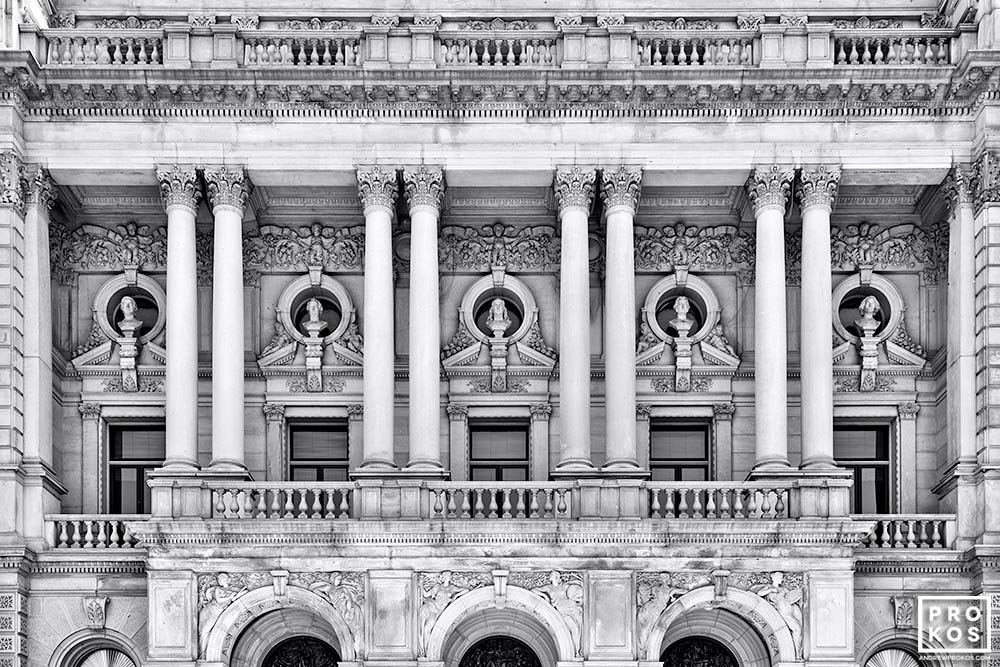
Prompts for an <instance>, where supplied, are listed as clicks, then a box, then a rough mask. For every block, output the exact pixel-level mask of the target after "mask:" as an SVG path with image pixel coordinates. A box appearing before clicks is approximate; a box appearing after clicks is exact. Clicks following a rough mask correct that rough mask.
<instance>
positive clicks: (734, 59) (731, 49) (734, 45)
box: [724, 39, 740, 66]
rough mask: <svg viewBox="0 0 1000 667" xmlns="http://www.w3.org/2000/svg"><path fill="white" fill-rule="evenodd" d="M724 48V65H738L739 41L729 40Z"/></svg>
mask: <svg viewBox="0 0 1000 667" xmlns="http://www.w3.org/2000/svg"><path fill="white" fill-rule="evenodd" d="M726 47H727V48H728V51H726V61H725V63H724V64H725V65H729V66H732V65H736V64H738V63H739V61H740V41H739V40H738V39H731V40H729V41H728V42H726Z"/></svg>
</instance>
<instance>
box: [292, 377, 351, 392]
mask: <svg viewBox="0 0 1000 667" xmlns="http://www.w3.org/2000/svg"><path fill="white" fill-rule="evenodd" d="M285 386H286V387H287V388H288V391H289V392H290V393H292V394H304V393H307V392H320V391H322V392H326V393H328V394H339V393H341V392H342V391H344V387H346V386H347V382H346V381H345V380H343V379H342V378H336V377H333V378H331V377H328V378H324V379H323V381H322V384H320V380H319V378H317V377H316V376H315V375H313V376H310V377H309V378H308V379H307V378H295V379H292V380H288V381H287V382H286V383H285Z"/></svg>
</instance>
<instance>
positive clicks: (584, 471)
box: [552, 459, 600, 477]
mask: <svg viewBox="0 0 1000 667" xmlns="http://www.w3.org/2000/svg"><path fill="white" fill-rule="evenodd" d="M599 472H600V471H599V470H598V469H597V468H596V467H595V466H594V464H593V463H591V462H590V461H589V460H588V459H565V460H563V461H560V462H559V463H557V464H556V469H555V470H553V471H552V476H553V477H594V476H596V475H598V474H599Z"/></svg>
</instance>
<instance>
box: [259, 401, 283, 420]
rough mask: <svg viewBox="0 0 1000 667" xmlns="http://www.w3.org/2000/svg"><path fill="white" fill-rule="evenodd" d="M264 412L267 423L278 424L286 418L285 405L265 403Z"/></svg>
mask: <svg viewBox="0 0 1000 667" xmlns="http://www.w3.org/2000/svg"><path fill="white" fill-rule="evenodd" d="M263 410H264V419H265V421H269V422H276V421H282V420H284V418H285V404H284V403H265V404H264V407H263Z"/></svg>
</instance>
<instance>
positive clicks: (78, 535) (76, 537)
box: [70, 520, 83, 549]
mask: <svg viewBox="0 0 1000 667" xmlns="http://www.w3.org/2000/svg"><path fill="white" fill-rule="evenodd" d="M80 524H81V522H80V521H79V520H76V521H73V536H72V540H71V542H70V547H73V548H75V549H79V548H80V547H82V546H83V529H82V528H81V525H80Z"/></svg>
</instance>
